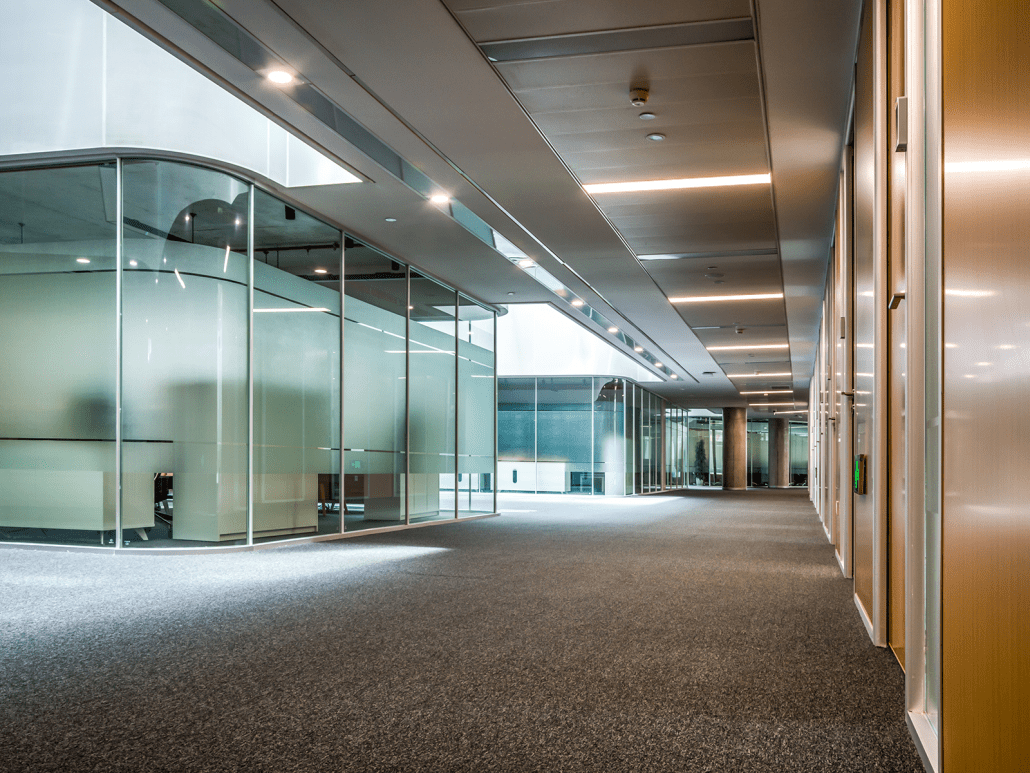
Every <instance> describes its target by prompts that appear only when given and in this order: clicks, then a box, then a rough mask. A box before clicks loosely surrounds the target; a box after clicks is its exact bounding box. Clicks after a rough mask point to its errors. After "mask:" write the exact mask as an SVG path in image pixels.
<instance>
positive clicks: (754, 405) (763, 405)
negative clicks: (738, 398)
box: [747, 403, 794, 408]
mask: <svg viewBox="0 0 1030 773" xmlns="http://www.w3.org/2000/svg"><path fill="white" fill-rule="evenodd" d="M781 405H794V403H748V404H747V406H748V408H774V407H775V408H779V407H780V406H781Z"/></svg>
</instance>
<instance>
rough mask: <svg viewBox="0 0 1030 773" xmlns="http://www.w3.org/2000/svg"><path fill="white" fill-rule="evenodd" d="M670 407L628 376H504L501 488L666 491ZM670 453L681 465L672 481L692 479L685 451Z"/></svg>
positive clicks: (617, 492) (500, 422) (500, 394)
mask: <svg viewBox="0 0 1030 773" xmlns="http://www.w3.org/2000/svg"><path fill="white" fill-rule="evenodd" d="M669 410H670V411H671V410H672V409H669ZM675 410H676V411H679V412H680V413H677V414H675V415H677V416H679V415H685V414H683V413H682V411H681V409H675ZM663 411H664V409H663V407H662V401H661V398H659V397H657V396H655V395H651V393H649V392H647V391H646V390H644V389H641V388H640V387H639V386H637V385H636V384H634V383H633V382H631V381H628V380H627V379H621V378H611V377H604V376H594V377H591V376H578V377H575V376H563V377H538V378H501V379H498V411H497V422H498V453H497V458H498V489H499V490H500V491H512V492H515V491H520V492H534V493H574V494H589V495H595V496H605V495H607V496H623V495H625V494H633V493H644V492H646V491H659V490H661V486H662V468H661V464H662V458H663V457H662V454H663V446H662V444H663V442H666V441H665V440H663V423H665V422H670V421H671V419H670V418H669V417H670V416H673V415H674V414H672V413H670V414H669V415H668V416H666V415H665V413H664V412H663ZM670 432H672V430H670ZM669 436H670V437H672V435H669ZM670 442H672V441H670ZM676 442H682V441H680V440H677V441H676ZM667 458H668V459H670V460H672V461H671V464H672V465H673V466H674V467H675V468H676V469H673V470H671V472H669V473H668V479H669V480H679V479H683V478H685V475H686V471H685V470H684V469H683V467H682V461H683V456H682V454H679V453H677V452H676V451H675V450H673V451H671V452H670V453H669V455H668V457H667ZM677 465H678V466H677Z"/></svg>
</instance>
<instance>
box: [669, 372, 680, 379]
mask: <svg viewBox="0 0 1030 773" xmlns="http://www.w3.org/2000/svg"><path fill="white" fill-rule="evenodd" d="M671 378H679V376H677V375H676V374H675V373H673V374H672V376H671Z"/></svg>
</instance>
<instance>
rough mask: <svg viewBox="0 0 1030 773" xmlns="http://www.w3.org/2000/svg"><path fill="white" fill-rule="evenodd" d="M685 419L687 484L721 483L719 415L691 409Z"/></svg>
mask: <svg viewBox="0 0 1030 773" xmlns="http://www.w3.org/2000/svg"><path fill="white" fill-rule="evenodd" d="M695 410H697V413H693V412H691V413H690V414H689V415H688V418H687V438H686V445H687V478H688V485H690V486H697V487H718V486H721V485H722V417H721V416H714V415H712V414H711V413H709V412H708V411H704V413H703V414H701V409H695Z"/></svg>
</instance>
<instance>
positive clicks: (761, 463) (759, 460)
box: [747, 419, 769, 486]
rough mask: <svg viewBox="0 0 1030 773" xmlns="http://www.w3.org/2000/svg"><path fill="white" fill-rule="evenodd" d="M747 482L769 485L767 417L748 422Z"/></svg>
mask: <svg viewBox="0 0 1030 773" xmlns="http://www.w3.org/2000/svg"><path fill="white" fill-rule="evenodd" d="M747 484H748V486H768V485H769V421H768V420H766V419H755V420H753V421H749V422H748V423H747Z"/></svg>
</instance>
